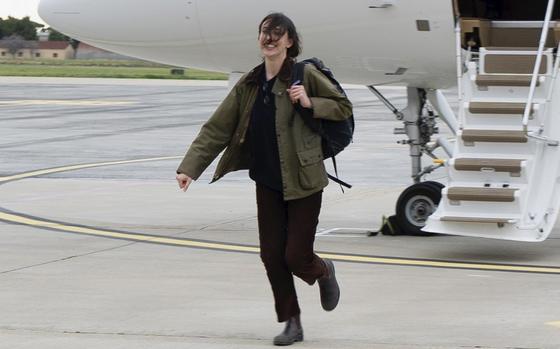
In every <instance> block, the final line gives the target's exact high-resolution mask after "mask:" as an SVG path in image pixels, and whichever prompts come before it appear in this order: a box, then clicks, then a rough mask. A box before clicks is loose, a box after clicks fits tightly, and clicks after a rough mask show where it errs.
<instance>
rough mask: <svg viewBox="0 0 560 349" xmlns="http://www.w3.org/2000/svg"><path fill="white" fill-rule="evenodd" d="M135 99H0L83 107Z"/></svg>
mask: <svg viewBox="0 0 560 349" xmlns="http://www.w3.org/2000/svg"><path fill="white" fill-rule="evenodd" d="M135 103H136V102H135V101H117V100H110V99H106V100H105V99H97V100H96V99H75V100H60V99H22V100H17V101H0V107H2V106H26V105H56V106H84V107H104V106H118V105H131V104H135Z"/></svg>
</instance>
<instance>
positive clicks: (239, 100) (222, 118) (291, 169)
mask: <svg viewBox="0 0 560 349" xmlns="http://www.w3.org/2000/svg"><path fill="white" fill-rule="evenodd" d="M245 78H246V75H245V76H243V77H242V78H241V79H240V81H239V82H238V83H237V84H236V85H235V87H234V88H233V89H232V90H231V92H230V93H229V95H228V96H227V97H226V98H225V100H224V101H223V102H222V103H221V105H220V106H219V107H218V109H217V110H216V111H215V112H214V114H213V115H212V117H211V118H210V119H209V120H208V121H207V122H206V123H205V124H204V126H202V129H201V130H200V133H199V134H198V136H197V137H196V139H195V140H194V142H193V143H192V144H191V146H190V148H189V149H188V151H187V153H186V155H185V157H184V158H183V161H182V162H181V164H180V165H179V168H178V169H177V172H179V173H184V174H186V175H187V176H189V177H191V178H193V179H198V178H199V177H200V175H201V174H202V172H204V170H205V169H206V168H207V167H208V166H209V165H210V164H211V163H212V161H214V159H215V158H216V157H217V156H218V155H219V154H220V152H221V151H222V150H224V148H225V149H226V150H225V152H224V154H223V156H222V157H221V159H220V162H219V163H218V167H217V168H216V172H215V174H214V177H213V180H212V182H215V181H217V180H218V179H220V178H222V177H223V176H224V175H225V174H227V173H229V172H232V171H237V170H242V169H248V168H249V165H250V149H249V145H248V143H249V142H247V136H248V134H247V129H248V127H249V121H250V119H251V112H252V109H253V104H254V103H255V99H256V97H257V92H258V91H257V86H255V85H254V84H248V83H246V82H245ZM304 86H305V90H306V92H307V95H308V96H309V98H310V99H311V102H312V105H313V115H314V117H316V118H324V119H330V120H344V119H346V118H348V117H350V115H351V114H352V104H351V103H350V101H349V100H348V99H347V98H346V97H345V96H344V95H343V94H341V93H340V92H338V90H337V89H336V87H335V86H334V85H333V84H332V83H331V82H330V81H329V80H328V78H327V77H325V76H324V75H323V73H321V72H320V71H318V70H317V69H316V68H315V67H314V66H312V65H310V64H307V65H306V66H305V70H304ZM288 87H289V86H288V83H286V82H284V81H281V80H280V79H276V82H275V84H274V86H273V88H272V92H273V93H274V95H275V102H276V137H277V140H278V152H279V155H280V168H281V174H282V184H283V194H284V200H293V199H299V198H303V197H306V196H309V195H311V194H313V193H316V192H318V191H320V190H321V189H323V188H324V187H326V186H327V184H328V177H327V173H326V170H325V166H324V164H323V152H322V149H321V137H320V136H319V135H318V134H316V133H314V132H313V131H311V129H309V128H308V127H307V126H306V125H305V124H304V123H303V120H302V118H301V117H300V116H299V115H297V113H296V112H295V111H294V107H293V105H292V103H291V101H290V98H289V95H288V92H287V89H288Z"/></svg>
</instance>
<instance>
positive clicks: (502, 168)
mask: <svg viewBox="0 0 560 349" xmlns="http://www.w3.org/2000/svg"><path fill="white" fill-rule="evenodd" d="M522 161H523V160H518V159H475V158H471V159H468V158H462V159H455V169H456V170H458V171H482V170H483V169H491V170H494V171H496V172H510V173H519V172H521V162H522Z"/></svg>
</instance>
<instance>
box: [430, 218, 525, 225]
mask: <svg viewBox="0 0 560 349" xmlns="http://www.w3.org/2000/svg"><path fill="white" fill-rule="evenodd" d="M439 220H440V221H443V222H456V223H495V224H506V223H513V222H514V221H515V219H510V218H498V217H459V216H443V217H440V219H439Z"/></svg>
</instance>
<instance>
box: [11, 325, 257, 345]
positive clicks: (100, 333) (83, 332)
mask: <svg viewBox="0 0 560 349" xmlns="http://www.w3.org/2000/svg"><path fill="white" fill-rule="evenodd" d="M0 331H7V332H8V331H9V332H28V333H36V334H61V335H81V336H116V337H117V336H122V337H144V338H190V339H199V340H231V339H232V338H236V339H241V340H257V341H261V340H268V338H264V337H262V338H261V337H258V336H256V337H250V336H246V335H245V336H243V335H239V336H220V335H204V334H180V333H177V334H166V333H153V332H126V331H119V332H116V331H88V330H69V329H43V328H15V327H7V326H0Z"/></svg>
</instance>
